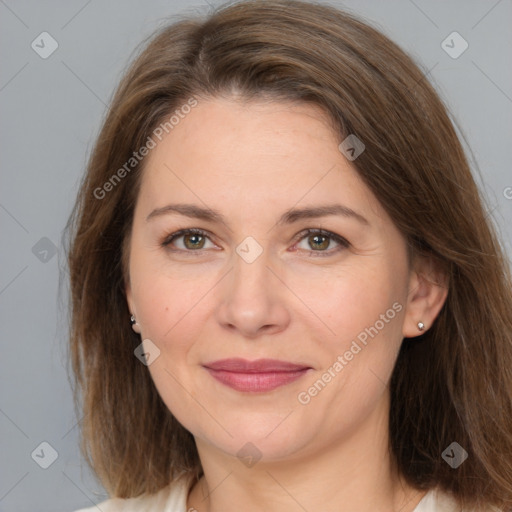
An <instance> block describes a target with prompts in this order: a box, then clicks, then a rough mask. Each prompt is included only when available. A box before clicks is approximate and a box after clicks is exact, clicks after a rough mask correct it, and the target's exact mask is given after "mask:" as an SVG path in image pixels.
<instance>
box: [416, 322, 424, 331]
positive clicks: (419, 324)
mask: <svg viewBox="0 0 512 512" xmlns="http://www.w3.org/2000/svg"><path fill="white" fill-rule="evenodd" d="M418 329H419V330H420V331H423V330H424V329H425V324H424V323H423V322H418Z"/></svg>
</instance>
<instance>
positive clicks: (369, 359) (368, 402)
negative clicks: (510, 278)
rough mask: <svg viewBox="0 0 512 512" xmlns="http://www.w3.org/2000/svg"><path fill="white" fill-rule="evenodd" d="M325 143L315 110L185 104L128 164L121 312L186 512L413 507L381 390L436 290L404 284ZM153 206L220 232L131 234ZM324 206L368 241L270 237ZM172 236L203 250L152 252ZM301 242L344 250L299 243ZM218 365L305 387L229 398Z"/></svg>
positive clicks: (427, 315) (414, 498)
mask: <svg viewBox="0 0 512 512" xmlns="http://www.w3.org/2000/svg"><path fill="white" fill-rule="evenodd" d="M340 142H341V139H339V136H338V135H337V134H336V133H334V131H333V130H332V127H331V126H330V125H329V122H328V120H327V118H326V116H325V115H324V113H323V112H322V111H321V110H319V109H318V108H317V107H314V106H311V105H305V104H292V103H284V102H265V101H263V100H259V101H258V102H255V101H252V102H243V101H241V100H239V99H238V98H236V97H233V96H231V97H224V98H215V99H208V100H206V99H203V100H201V101H200V102H199V104H198V106H197V107H196V108H194V109H192V111H191V112H190V113H189V114H188V115H187V116H186V117H185V118H184V119H183V120H181V121H180V123H179V124H178V125H177V126H175V127H174V129H173V130H172V131H171V132H170V133H169V134H168V135H167V136H166V137H165V138H164V139H163V140H162V141H161V142H159V143H158V145H157V147H156V148H155V149H153V150H152V151H151V153H150V155H148V157H147V158H146V162H145V170H144V174H143V178H142V183H141V189H140V193H139V197H138V200H137V204H136V208H135V214H134V223H133V229H132V233H131V240H130V258H129V276H130V279H129V283H127V286H126V294H127V300H128V305H129V307H130V310H131V312H132V313H133V314H134V315H135V316H136V318H137V322H138V324H139V326H140V330H141V339H143V340H145V339H150V340H151V341H152V343H154V344H155V345H156V346H157V347H158V349H159V350H160V355H159V357H158V358H156V360H155V361H154V362H153V363H152V364H151V365H149V366H148V370H149V371H150V373H151V376H152V378H153V380H154V382H155V385H156V387H157V389H158V391H159V393H160V395H161V397H162V399H163V401H164V402H165V404H166V405H167V406H168V408H169V409H170V411H172V413H173V414H174V415H175V417H176V418H177V419H178V420H179V421H180V422H181V423H182V424H183V425H184V426H185V428H187V429H188V430H189V431H190V432H191V433H192V434H193V436H194V438H195V440H196V444H197V448H198V452H199V455H200V458H201V463H202V466H203V470H204V476H203V478H202V479H201V480H200V481H199V483H198V484H196V485H195V486H194V488H193V489H192V491H191V493H190V495H189V497H188V507H194V508H195V509H196V510H198V511H199V512H203V511H205V512H220V511H223V512H229V511H231V510H239V509H240V505H241V504H243V509H244V511H249V512H250V511H253V510H254V511H255V510H266V511H280V512H282V511H297V510H301V507H303V508H304V509H306V510H308V511H311V510H318V509H319V508H320V506H321V508H322V510H324V511H335V510H336V511H339V510H340V509H341V508H340V507H341V506H342V505H343V507H344V509H345V510H358V511H366V510H368V511H370V510H372V511H375V510H376V508H375V505H376V504H379V507H381V508H379V510H383V511H384V510H386V511H388V510H400V511H401V512H407V511H411V510H413V509H414V507H415V506H416V505H417V503H418V502H419V501H420V499H421V498H422V496H423V495H424V492H421V491H417V490H414V489H412V488H410V487H409V486H408V485H407V484H405V482H403V481H402V478H401V477H400V475H398V474H397V472H396V471H395V468H394V465H393V461H392V458H391V457H390V454H389V451H388V437H389V432H388V415H389V389H388V387H387V384H388V382H389V379H390V376H391V373H392V370H393V366H394V363H395V360H396V357H397V353H398V350H399V348H400V345H401V343H402V341H403V338H404V337H414V336H417V335H419V334H420V331H419V330H418V327H417V323H418V322H419V321H422V322H423V323H424V324H425V326H426V328H427V329H428V328H429V327H430V326H431V325H432V323H433V321H434V319H435V317H436V316H437V314H438V313H439V311H440V309H441V307H442V305H443V302H444V300H445V299H446V294H447V290H446V288H445V287H443V286H441V285H437V284H435V283H434V281H436V282H442V276H439V275H438V274H436V273H435V272H434V269H433V268H432V265H431V263H430V262H428V261H425V260H419V259H415V260H414V261H413V262H412V264H411V266H409V263H408V260H407V253H406V243H405V239H404V237H403V236H402V235H401V233H400V232H399V231H398V230H397V228H396V227H395V226H394V224H393V223H392V221H391V219H390V218H389V216H388V215H387V214H386V212H385V211H384V210H383V208H382V207H381V205H380V204H379V202H378V200H377V198H376V197H375V196H374V195H373V194H372V193H371V191H370V190H369V189H368V187H366V185H365V184H364V183H363V182H362V181H361V180H360V178H359V177H358V174H357V172H356V171H355V169H354V168H353V167H352V164H351V162H350V161H348V160H347V159H346V158H345V156H344V155H343V154H342V153H341V152H340V150H339V149H338V145H339V143H340ZM171 203H172V204H175V203H189V204H194V205H197V206H200V207H208V208H211V209H214V210H218V211H219V212H220V213H221V214H222V215H223V216H224V217H225V222H213V221H209V220H201V219H197V218H190V217H187V216H184V215H181V214H177V213H169V212H168V213H167V214H161V215H154V216H153V217H152V218H150V219H149V220H147V217H148V215H149V214H150V213H151V212H152V211H154V210H155V209H158V208H162V207H164V206H166V205H168V204H171ZM327 204H342V205H344V206H346V207H348V208H351V209H352V210H354V211H356V212H358V213H359V214H360V215H362V216H364V218H365V219H366V220H367V222H368V223H367V224H364V223H362V222H360V221H358V220H356V219H354V218H351V217H345V216H340V215H330V216H323V217H319V218H311V219H302V220H299V221H297V222H294V223H292V224H284V225H278V224H276V223H277V220H278V219H279V218H280V216H281V215H282V214H283V212H285V211H286V210H288V209H291V208H299V207H306V206H324V205H327ZM184 228H198V229H202V230H205V231H206V232H207V233H208V236H207V237H206V238H203V237H201V236H199V237H194V235H191V236H190V235H189V236H185V237H183V236H182V237H180V238H176V239H175V240H174V241H173V242H172V243H171V245H169V246H163V245H162V241H163V240H165V239H166V238H168V237H169V235H171V234H173V233H175V232H177V231H178V230H180V229H184ZM315 228H319V229H324V230H327V231H330V232H332V233H335V234H337V235H339V236H341V237H343V238H344V239H346V240H347V241H348V242H349V245H348V246H343V245H340V244H338V243H337V242H336V241H335V240H333V239H332V238H326V239H323V238H320V239H315V234H311V233H309V234H308V233H304V234H303V235H300V234H301V232H303V231H304V230H306V229H315ZM297 235H299V237H297ZM249 236H250V237H253V238H254V239H255V240H256V241H257V243H258V244H259V246H260V247H261V248H262V250H263V252H262V253H261V254H260V255H259V256H258V257H257V258H256V259H255V260H254V261H253V262H252V263H248V262H247V261H245V260H244V259H243V258H242V257H241V256H239V254H238V253H237V252H236V249H237V247H238V246H239V244H240V243H241V242H242V241H244V240H245V239H246V237H249ZM198 246H199V249H197V247H198ZM172 249H174V251H173V250H172ZM250 250H251V251H252V249H250ZM187 251H188V252H187ZM425 276H428V279H427V278H426V277H425ZM394 303H398V304H399V305H400V306H402V308H401V310H400V311H399V312H396V315H395V316H394V318H393V319H392V320H390V321H389V322H387V323H385V326H384V327H383V328H382V329H380V330H379V331H378V334H377V335H375V336H374V337H373V338H369V342H368V343H367V345H366V346H364V347H363V348H362V350H361V351H360V352H358V353H357V354H356V355H354V356H353V358H352V359H351V360H350V361H348V362H347V364H346V365H345V366H344V367H343V369H342V371H340V372H339V373H337V374H336V377H335V378H332V380H331V382H329V383H328V384H327V385H326V386H325V388H323V389H322V390H321V392H319V393H318V394H317V395H316V396H314V397H312V398H311V400H310V401H309V403H307V404H306V405H303V404H302V403H300V402H299V400H298V398H297V397H298V395H299V393H301V392H304V391H307V390H308V389H309V388H310V387H311V386H312V385H313V384H314V383H315V381H317V380H318V379H320V378H321V377H322V374H324V373H325V372H326V371H327V369H328V368H330V367H332V366H333V363H334V362H335V361H336V360H337V357H338V356H339V355H343V354H344V353H345V352H346V351H347V350H349V348H350V346H351V343H352V341H353V340H355V339H356V337H357V336H358V334H360V333H361V332H362V331H364V329H365V328H367V327H369V326H374V325H375V323H376V321H377V320H379V318H381V317H380V315H382V314H385V313H386V311H387V310H389V309H390V308H392V305H393V304H394ZM404 342H405V343H407V340H405V341H404ZM230 357H241V358H245V359H249V360H254V359H259V358H273V359H279V360H283V361H290V362H293V363H301V364H307V365H308V366H310V367H311V368H312V369H311V370H309V372H308V373H307V374H306V375H304V376H303V377H301V378H300V379H299V380H297V381H295V382H292V383H289V384H287V385H285V386H281V387H279V388H277V389H275V390H273V391H269V392H263V393H244V392H240V391H235V390H233V389H231V388H229V387H226V386H225V385H223V384H221V383H219V382H218V381H217V380H215V379H214V378H213V377H212V376H211V375H210V374H209V373H208V371H206V370H205V369H204V367H203V366H202V365H203V364H204V363H206V362H209V361H214V360H218V359H224V358H230ZM248 442H250V443H252V444H253V445H254V446H255V447H256V448H257V450H258V453H259V454H260V455H261V459H260V460H259V461H258V462H257V463H256V464H255V465H253V466H252V467H247V466H246V465H245V464H243V463H242V462H241V460H239V458H238V457H237V455H236V454H237V452H239V450H240V449H241V448H242V447H243V446H244V445H245V444H246V443H248ZM255 453H256V452H255ZM213 491H215V492H213ZM341 504H342V505H341Z"/></svg>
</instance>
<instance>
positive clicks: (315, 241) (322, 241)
mask: <svg viewBox="0 0 512 512" xmlns="http://www.w3.org/2000/svg"><path fill="white" fill-rule="evenodd" d="M308 243H309V246H310V247H311V248H312V249H320V250H324V249H327V248H328V247H329V243H330V239H329V237H327V236H325V235H310V236H309V237H308Z"/></svg>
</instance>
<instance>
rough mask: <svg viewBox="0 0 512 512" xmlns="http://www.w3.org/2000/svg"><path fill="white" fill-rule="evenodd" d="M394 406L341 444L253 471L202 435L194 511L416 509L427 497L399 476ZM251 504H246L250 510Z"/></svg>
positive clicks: (191, 504)
mask: <svg viewBox="0 0 512 512" xmlns="http://www.w3.org/2000/svg"><path fill="white" fill-rule="evenodd" d="M388 414H389V408H388V407H382V408H377V409H376V410H375V411H373V413H372V417H371V418H370V417H368V418H367V420H366V421H365V422H364V423H363V424H360V425H358V426H357V429H355V430H354V431H353V432H352V433H351V434H350V435H348V436H347V435H346V434H345V435H344V437H343V438H340V439H338V440H337V442H336V443H334V444H332V443H331V444H329V445H328V446H324V447H322V446H321V445H320V444H319V445H318V446H315V447H314V449H311V450H310V451H309V452H306V451H302V452H301V453H296V454H295V455H294V456H293V457H290V458H287V459H286V460H277V461H275V460H274V461H270V460H265V459H264V458H263V459H261V460H260V461H259V462H258V463H256V464H255V465H254V466H252V467H251V468H248V467H246V466H245V465H244V464H242V462H241V461H240V460H238V458H236V457H232V456H229V455H227V454H225V453H224V452H221V451H219V450H217V449H215V448H213V447H212V446H211V445H209V444H207V443H204V442H203V441H202V440H200V439H197V438H196V443H197V448H198V452H199V456H200V458H201V463H202V466H203V472H204V474H203V477H202V478H201V479H200V481H199V482H198V483H197V484H196V485H195V486H194V488H193V489H192V491H191V492H190V495H189V499H188V507H187V510H194V509H195V510H197V512H221V511H222V512H231V511H235V510H236V511H237V512H238V511H239V510H240V509H243V510H244V512H253V511H254V512H255V511H261V510H265V511H268V512H278V511H279V512H283V511H284V512H287V511H290V512H292V511H294V512H295V511H298V510H301V509H302V510H306V511H312V510H318V509H321V510H322V511H324V512H330V511H332V512H334V511H336V512H339V511H340V510H347V511H353V510H358V511H361V512H366V511H368V512H370V511H371V512H374V511H375V506H376V505H378V507H379V509H381V510H400V511H401V512H411V511H413V510H414V508H415V507H416V505H417V504H418V503H419V501H420V500H421V498H422V497H423V496H424V494H425V492H424V491H418V490H415V489H414V488H412V487H410V486H409V485H408V484H406V483H405V481H404V480H403V478H401V476H400V475H399V474H398V472H397V471H396V468H395V465H394V463H393V459H392V457H391V454H390V452H389V444H388V439H389V436H388ZM242 504H243V506H242Z"/></svg>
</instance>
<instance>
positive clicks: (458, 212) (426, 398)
mask: <svg viewBox="0 0 512 512" xmlns="http://www.w3.org/2000/svg"><path fill="white" fill-rule="evenodd" d="M233 92H236V93H237V94H240V95H241V97H243V98H247V99H251V98H256V99H258V98H261V97H263V96H266V97H271V98H272V99H275V100H278V101H279V100H283V101H300V102H309V103H313V104H316V105H319V106H320V107H322V108H323V109H324V110H325V112H326V113H327V114H328V115H329V116H330V118H331V119H332V121H333V126H334V127H335V129H336V130H337V131H338V133H339V135H340V141H341V140H342V139H343V138H344V137H346V136H347V135H349V134H356V135H357V137H358V138H359V139H361V140H362V141H363V142H364V144H365V146H366V149H365V151H364V152H363V153H362V154H361V155H360V156H359V157H358V158H357V160H355V161H354V162H353V165H354V167H355V168H356V170H357V171H358V173H359V174H360V176H361V177H362V179H363V180H364V182H365V183H366V185H367V186H368V187H369V188H370V189H371V191H372V192H373V193H374V194H375V196H376V197H377V198H378V199H379V200H380V202H381V204H382V205H383V207H384V208H385V210H386V211H387V212H388V213H389V215H390V216H391V218H392V220H393V221H394V223H395V224H396V226H397V227H398V228H399V229H400V231H401V232H402V234H403V235H404V237H405V238H406V239H407V241H408V245H409V248H410V251H411V253H412V254H414V255H418V254H422V255H428V256H429V257H431V258H433V259H435V260H436V261H437V262H438V263H439V264H440V265H441V267H442V269H443V270H444V272H445V273H446V275H447V276H448V280H449V292H448V297H447V299H446V302H445V304H444V306H443V309H442V310H441V312H440V314H439V316H438V318H437V319H436V321H435V323H434V325H433V326H432V328H431V329H429V330H428V331H426V332H425V333H424V334H423V335H421V336H420V337H418V338H417V339H415V340H408V341H407V343H403V344H402V348H401V351H400V354H399V356H398V360H397V363H396V368H395V370H394V373H393V375H392V379H391V383H390V393H391V411H390V444H391V450H392V454H393V456H394V458H395V459H396V463H397V465H398V468H399V471H400V472H401V473H402V474H403V475H404V477H405V478H406V479H407V481H408V482H409V483H410V484H411V485H413V486H415V487H416V488H419V489H429V488H432V487H434V486H440V487H441V488H443V489H445V490H447V491H451V492H453V493H454V495H455V496H456V497H457V498H458V499H459V501H460V502H461V503H462V504H464V505H466V504H471V505H475V506H478V505H484V504H494V505H497V506H500V507H503V508H505V507H508V506H511V505H512V432H511V425H512V325H511V311H512V296H511V277H510V270H509V267H508V264H507V262H506V260H505V257H504V255H503V250H502V248H501V247H500V244H499V242H498V240H497V237H496V235H495V234H494V231H493V227H492V226H491V225H490V224H489V222H488V221H487V220H486V212H485V211H484V207H483V204H482V201H481V199H480V197H479V193H478V190H477V187H476V185H475V182H474V180H473V178H472V176H471V172H470V169H469V165H468V162H467V159H466V156H465V154H464V151H463V148H462V146H461V143H460V141H459V140H458V138H457V135H456V133H455V131H454V128H453V125H452V123H451V121H450V119H449V115H448V113H447V108H446V106H445V105H444V104H443V103H442V101H441V100H440V99H439V97H438V95H437V94H436V92H435V91H434V89H433V87H432V86H431V85H430V84H429V82H428V81H427V79H426V77H425V75H424V74H423V73H422V71H421V70H420V69H419V68H418V67H417V65H416V64H415V63H414V62H413V60H412V59H411V58H410V57H409V56H408V55H407V54H406V53H404V51H402V50H401V49H400V48H399V47H398V46H397V45H395V44H394V43H393V42H391V41H390V40H389V39H388V38H387V37H385V36H384V35H382V34H381V33H380V32H379V31H377V30H375V29H374V28H372V27H370V26H369V25H368V24H366V23H363V22H362V21H360V20H358V19H357V18H356V17H354V16H353V15H351V14H348V13H345V12H342V11H339V10H337V9H334V8H332V7H329V6H325V5H315V4H312V3H306V2H300V1H279V0H276V1H274V0H271V1H247V2H241V3H236V4H233V5H228V6H225V7H223V8H221V9H219V10H218V11H216V12H214V13H213V14H211V15H209V16H208V17H207V18H206V19H200V18H193V19H182V20H180V21H178V22H175V23H173V24H171V25H169V26H166V27H164V28H163V29H161V30H159V31H158V33H157V34H156V35H155V36H154V37H152V39H151V40H150V41H149V43H147V44H146V46H145V48H144V51H142V52H141V53H140V55H139V56H138V57H137V58H136V60H135V61H134V62H133V64H132V65H131V67H130V69H129V70H128V71H127V73H126V74H125V76H124V78H123V79H122V81H121V83H120V85H119V87H118V89H117V92H116V93H115V95H114V98H113V100H112V102H111V107H110V110H109V112H108V113H107V115H106V119H105V121H104V123H103V127H102V130H101V133H100V134H99V137H98V139H97V142H96V145H95V147H94V150H93V152H92V155H91V157H90V161H89V165H88V169H87V173H86V175H85V177H84V180H83V183H82V186H81V190H80V192H79V195H78V199H77V203H76V206H75V210H74V212H73V214H72V216H71V218H70V222H69V229H70V231H71V233H72V244H71V247H70V251H69V266H70V276H71V300H72V324H71V354H72V365H73V370H74V374H75V377H76V388H75V393H76V398H77V403H78V401H80V405H79V407H83V413H84V419H83V438H82V449H83V451H84V454H85V456H86V457H87V460H88V461H89V462H90V463H91V465H92V466H93V468H94V470H95V471H96V473H97V474H98V475H99V477H100V479H101V481H102V483H103V485H104V486H105V487H106V489H107V490H108V491H109V492H110V493H111V494H112V495H115V496H119V497H131V496H137V495H139V494H141V493H153V492H156V491H157V490H159V489H160V488H162V487H163V486H165V485H167V484H168V483H169V482H170V481H172V480H173V479H174V478H175V477H176V476H177V474H178V472H180V471H182V470H189V471H194V472H195V473H196V474H197V475H199V474H200V472H201V467H200V462H199V458H198V454H197V451H196V447H195V444H194V439H193V436H192V435H191V434H190V433H189V432H188V431H186V430H185V429H184V427H182V426H181V425H180V424H179V423H178V422H177V421H176V420H175V419H174V417H173V415H172V414H171V413H170V412H169V410H168V409H167V407H166V406H165V404H164V403H163V401H162V400H161V398H160V397H159V395H158V392H157V390H156V388H155V386H154V384H153V382H152V379H151V377H150V374H149V372H148V371H147V368H146V367H145V366H144V365H142V364H140V362H139V361H138V360H137V359H136V358H135V357H134V355H133V349H134V348H135V346H136V345H137V344H138V343H140V338H139V336H138V335H136V334H135V333H133V332H132V330H131V328H130V324H129V311H128V307H127V302H126V296H125V279H127V278H128V276H127V265H126V263H127V248H128V244H129V235H130V231H131V224H132V217H133V211H134V205H135V201H136V199H137V194H138V188H139V182H140V176H141V173H142V170H143V164H144V162H143V161H141V163H138V164H137V165H134V166H133V170H132V169H130V172H127V173H125V174H126V175H124V174H123V178H122V179H120V180H117V181H116V182H115V183H114V182H112V181H111V182H110V183H111V184H112V186H109V187H108V189H109V190H108V193H105V194H103V193H102V194H101V196H102V197H100V198H98V196H99V195H100V194H99V193H98V190H100V189H102V188H103V190H105V188H104V184H105V183H106V182H107V181H109V180H111V178H112V176H113V174H114V173H115V172H116V170H117V169H120V168H122V166H123V165H124V164H125V163H126V162H127V161H129V159H130V158H131V157H133V152H134V151H137V149H138V148H141V147H142V146H144V145H145V144H146V143H147V140H148V137H151V136H152V133H153V130H154V129H155V128H156V127H157V126H158V125H159V124H160V123H162V121H163V120H166V119H168V118H169V116H170V115H171V114H172V112H173V111H175V110H176V109H177V108H179V107H180V106H181V105H183V104H185V103H186V102H187V101H188V100H189V99H190V98H192V97H194V96H197V97H204V98H209V97H210V98H211V97H215V96H219V95H229V94H230V93H233ZM125 169H126V167H125ZM453 441H456V442H458V443H459V444H460V445H461V446H462V447H463V448H464V449H465V450H466V451H467V452H468V453H469V458H468V460H467V461H466V462H465V463H463V464H462V465H461V466H459V467H458V468H457V469H452V468H451V467H450V466H449V465H448V464H447V463H446V462H445V461H444V460H443V459H442V457H441V454H442V452H443V451H444V450H445V449H446V448H447V447H448V446H449V445H450V444H451V443H452V442H453Z"/></svg>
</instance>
